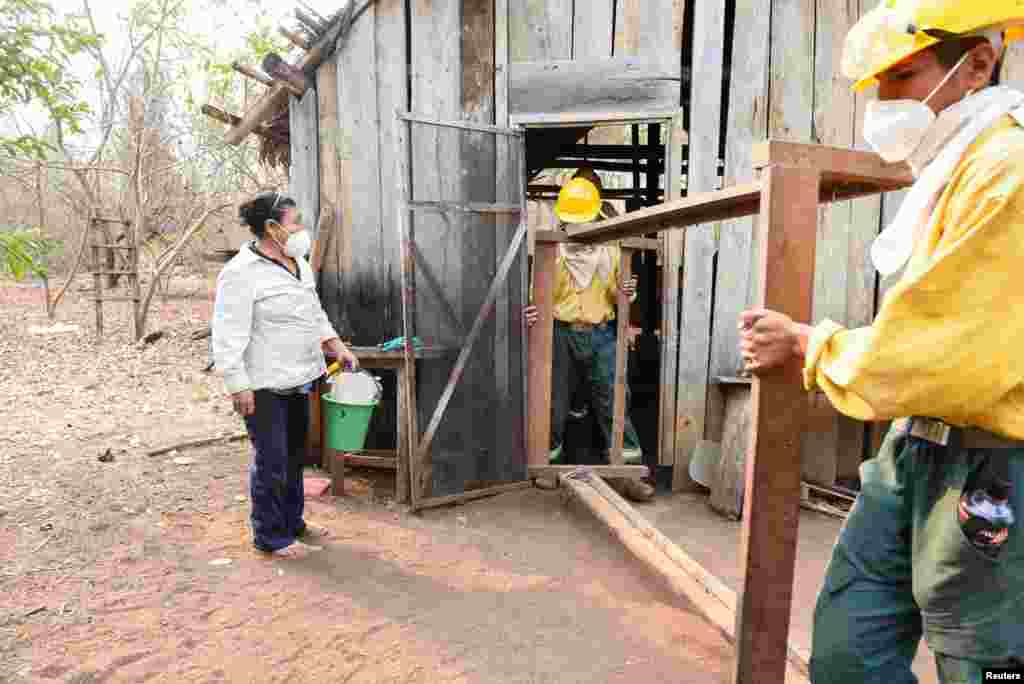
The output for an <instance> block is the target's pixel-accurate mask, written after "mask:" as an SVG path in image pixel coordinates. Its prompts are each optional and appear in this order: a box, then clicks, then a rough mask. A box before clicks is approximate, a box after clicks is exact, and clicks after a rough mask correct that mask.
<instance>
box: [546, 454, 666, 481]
mask: <svg viewBox="0 0 1024 684" xmlns="http://www.w3.org/2000/svg"><path fill="white" fill-rule="evenodd" d="M546 452H547V450H546V449H545V453H546ZM527 472H529V474H530V477H533V478H537V477H555V478H557V477H562V476H564V475H573V474H581V473H593V474H594V475H597V476H598V477H626V478H633V479H640V478H642V477H647V476H648V475H650V474H651V471H650V470H649V469H648V468H647V466H644V465H592V466H575V465H557V466H556V465H531V466H528V467H527Z"/></svg>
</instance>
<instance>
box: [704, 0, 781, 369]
mask: <svg viewBox="0 0 1024 684" xmlns="http://www.w3.org/2000/svg"><path fill="white" fill-rule="evenodd" d="M771 16H772V2H771V0H736V12H735V19H734V26H735V27H736V28H735V32H736V39H735V40H734V41H733V46H732V57H731V70H730V75H729V95H728V97H729V99H728V102H729V108H728V115H727V118H726V127H725V130H726V141H725V179H724V182H725V185H726V186H730V185H734V184H738V183H745V182H749V181H750V180H752V178H753V170H752V168H751V147H752V145H753V143H755V142H759V141H761V140H764V139H765V138H766V137H767V134H768V80H769V79H768V74H769V52H770V50H771V45H772V41H771V40H770V27H771ZM722 218H726V217H722ZM752 236H753V221H750V220H742V221H729V222H727V223H725V224H724V225H722V226H721V228H720V231H719V241H718V271H717V274H716V283H715V301H714V317H713V321H714V322H713V330H712V337H711V340H712V341H711V359H710V373H711V374H712V375H736V374H737V373H738V372H739V370H740V369H741V368H742V365H743V364H742V359H741V357H740V352H739V333H738V331H737V330H736V320H737V317H738V316H739V314H740V312H741V311H742V310H743V309H745V308H746V307H747V305H748V304H749V303H750V302H751V301H754V300H753V294H754V288H755V283H754V282H753V281H754V278H753V277H752V268H751V265H752V264H753V263H754V261H753V259H754V257H755V254H754V243H753V240H752Z"/></svg>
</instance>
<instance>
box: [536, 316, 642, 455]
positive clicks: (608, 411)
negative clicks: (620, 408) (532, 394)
mask: <svg viewBox="0 0 1024 684" xmlns="http://www.w3.org/2000/svg"><path fill="white" fill-rule="evenodd" d="M616 337H617V335H616V329H615V324H614V323H603V324H601V325H597V326H594V327H593V328H592V329H590V330H586V331H582V332H580V331H575V330H572V328H571V327H570V326H569V325H567V324H565V323H563V322H561V321H558V320H556V321H555V332H554V348H553V350H552V356H551V448H552V449H556V448H557V447H558V446H560V445H561V444H562V438H563V436H564V434H565V421H566V419H567V418H568V417H569V408H570V404H571V401H572V396H573V394H574V393H575V392H576V391H577V390H578V389H579V388H581V387H585V388H586V389H587V390H589V397H590V406H591V407H592V408H593V409H594V414H595V416H594V417H595V418H596V419H597V424H598V426H599V427H600V428H601V432H602V433H603V434H604V443H605V448H608V445H610V444H611V443H612V420H613V417H614V408H615V341H616ZM629 394H630V393H629V385H628V384H627V385H626V394H625V396H626V407H627V410H626V415H625V418H626V422H625V428H624V431H623V436H622V446H623V448H624V449H638V448H640V438H639V437H638V436H637V434H636V430H634V429H633V421H631V420H630V419H629V410H628V407H629Z"/></svg>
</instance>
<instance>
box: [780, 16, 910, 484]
mask: <svg viewBox="0 0 1024 684" xmlns="http://www.w3.org/2000/svg"><path fill="white" fill-rule="evenodd" d="M856 19H857V16H856V7H855V6H851V5H850V4H849V3H845V4H843V5H841V6H834V3H830V2H828V0H817V7H816V20H815V22H816V26H815V38H814V45H815V56H814V73H815V74H816V75H819V76H821V78H815V79H813V80H814V133H815V134H816V138H817V140H816V142H819V143H821V144H824V145H831V146H836V147H839V148H843V149H845V150H847V151H849V150H850V148H852V147H853V146H854V144H855V143H856V142H857V136H856V128H855V126H856V117H857V111H856V96H855V95H854V93H853V92H852V91H851V90H850V88H849V84H847V83H846V82H844V81H843V80H842V79H837V78H824V76H825V75H826V74H829V75H831V74H836V73H838V72H839V67H840V61H841V58H842V49H843V40H844V38H845V36H846V34H847V32H848V31H849V30H850V28H852V26H853V24H854V22H855V21H856ZM780 148H781V145H776V149H775V150H774V151H773V152H774V154H776V155H778V156H779V157H782V156H784V155H785V154H786V153H785V152H784V151H783V149H780ZM769 153H771V152H769ZM819 153H820V150H819ZM792 156H799V155H797V154H794V155H792ZM850 156H853V155H850ZM857 156H858V157H860V159H859V160H858V162H857V163H859V164H862V165H865V166H866V165H867V164H873V165H875V166H878V165H880V162H881V160H880V159H879V158H877V157H875V158H874V159H870V158H869V159H863V156H861V155H857ZM829 161H830V162H832V160H829ZM780 163H785V162H780ZM838 168H839V169H840V170H842V171H843V172H846V171H847V169H848V167H847V165H844V164H840V165H839V167H838ZM872 170H874V171H875V172H876V173H877V171H879V170H881V169H872ZM885 170H890V169H885ZM876 177H877V176H876ZM853 221H854V213H853V204H852V202H842V203H833V204H826V205H823V206H822V207H821V208H820V209H819V218H818V237H817V242H818V247H817V253H816V260H817V263H816V265H815V269H814V281H815V282H814V303H813V306H812V310H813V320H821V319H822V318H826V317H827V318H829V319H831V320H834V321H842V322H843V323H844V324H845V323H846V322H847V320H848V318H849V307H848V302H849V300H850V298H851V296H857V295H855V294H854V293H855V290H856V289H857V286H858V283H860V282H861V281H860V280H858V278H857V275H858V274H857V273H855V272H854V271H852V270H851V268H850V266H851V256H852V250H853V249H854V247H855V246H854V240H855V233H854V231H855V228H854V222H853ZM872 294H873V288H872ZM809 406H810V410H809V413H808V417H807V428H806V430H805V431H804V437H803V446H802V453H803V457H802V459H801V460H802V461H803V479H804V480H806V481H810V482H819V483H822V484H829V485H831V484H832V483H833V482H835V480H836V477H837V474H838V469H839V461H840V460H841V459H842V458H844V457H845V456H848V455H850V454H859V453H860V452H861V451H862V450H863V446H864V444H863V440H864V430H863V427H862V426H861V425H860V424H859V423H857V422H855V421H852V420H850V419H848V418H845V417H842V416H840V415H839V414H838V413H837V412H836V411H834V410H830V408H831V407H830V406H829V404H828V401H827V399H826V400H822V398H820V397H818V396H816V395H815V396H812V397H811V398H810V403H809Z"/></svg>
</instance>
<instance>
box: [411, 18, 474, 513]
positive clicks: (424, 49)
mask: <svg viewBox="0 0 1024 684" xmlns="http://www.w3.org/2000/svg"><path fill="white" fill-rule="evenodd" d="M410 7H411V17H410V20H411V22H412V23H411V26H410V34H411V35H410V49H411V53H410V55H409V58H410V64H411V65H412V66H411V68H412V71H411V77H412V78H411V86H412V90H411V93H410V95H411V98H410V99H411V103H412V107H411V110H412V111H413V112H415V114H416V116H415V117H414V118H416V119H420V121H418V122H414V123H413V124H412V125H411V127H410V129H409V130H410V143H411V149H412V167H411V179H412V194H411V195H410V196H409V198H408V199H409V200H410V201H412V200H417V201H418V200H424V201H461V200H462V199H463V194H462V193H463V179H462V177H461V173H460V172H459V170H460V168H461V144H460V140H461V137H460V136H461V134H462V133H461V131H464V130H469V129H468V128H467V127H469V126H478V125H479V124H474V123H469V122H467V123H465V124H464V125H463V124H460V125H459V127H457V128H456V127H452V126H449V125H447V124H448V123H451V122H459V121H460V119H461V118H462V111H463V110H462V86H463V76H462V41H461V39H457V38H455V37H456V36H460V35H461V30H460V22H461V19H462V0H411V2H410ZM438 36H449V37H452V38H453V39H450V40H438ZM424 121H433V122H439V123H441V124H442V127H439V126H435V125H427V124H425V123H423V122H424ZM466 218H467V217H466V216H465V215H463V214H456V213H452V214H436V213H433V212H415V213H414V214H413V219H412V220H413V229H412V235H413V238H414V242H415V244H416V247H417V249H418V250H419V251H420V253H421V254H422V255H423V259H424V261H425V262H426V263H427V264H430V267H431V268H432V270H433V272H434V273H435V274H436V275H437V277H438V278H439V280H440V284H441V289H442V292H443V293H444V294H443V295H442V296H440V297H438V296H435V295H434V293H432V292H430V291H427V290H424V289H422V288H417V289H416V295H415V297H416V317H415V320H414V321H413V324H414V326H415V329H416V334H417V335H419V336H420V337H421V338H422V339H423V340H424V341H425V342H426V341H428V340H430V341H433V343H436V344H440V345H443V346H446V347H456V348H461V347H462V344H463V334H464V330H465V326H464V325H463V326H459V327H458V328H455V327H453V326H451V325H450V324H449V322H448V319H447V316H446V315H445V314H444V313H443V310H444V309H445V308H447V307H449V306H450V307H451V308H452V310H454V311H455V312H456V313H457V314H460V315H461V314H462V313H463V292H462V289H463V276H462V268H463V267H462V257H463V244H464V236H465V233H466V230H465V226H466ZM442 301H443V302H444V304H442ZM463 320H464V322H465V319H463ZM450 370H451V366H450V365H448V364H445V363H436V364H421V365H420V367H418V368H417V392H418V395H417V403H418V414H419V415H418V420H419V421H421V422H422V424H424V425H426V424H427V423H428V422H429V421H430V418H431V417H432V415H433V413H434V409H435V407H436V405H437V402H438V401H439V399H440V397H441V394H442V393H443V392H444V388H445V385H446V384H447V381H448V378H449V374H450ZM461 401H462V397H461V396H459V397H456V403H455V405H454V406H453V407H452V409H453V410H454V412H455V413H456V414H461V412H462V406H461V405H460V402H461ZM460 448H461V447H460V445H458V444H456V443H455V442H454V440H441V442H440V443H439V444H438V445H437V446H436V447H435V448H434V449H432V450H423V449H419V448H417V454H416V455H414V456H413V461H415V462H417V469H418V470H417V472H418V478H419V480H420V481H419V483H418V484H419V486H420V487H421V492H420V498H422V499H426V498H428V496H431V495H438V494H442V493H443V494H448V493H451V492H447V491H445V492H442V491H440V490H438V489H436V488H437V487H438V486H439V484H441V482H440V481H441V479H442V478H447V477H449V476H450V475H451V474H452V473H451V469H450V468H447V467H446V466H448V464H449V463H450V462H451V461H453V460H454V461H458V459H459V457H460V452H459V451H458V450H459V449H460ZM456 475H457V473H456ZM415 484H416V483H414V486H415ZM414 505H415V504H414Z"/></svg>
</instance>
